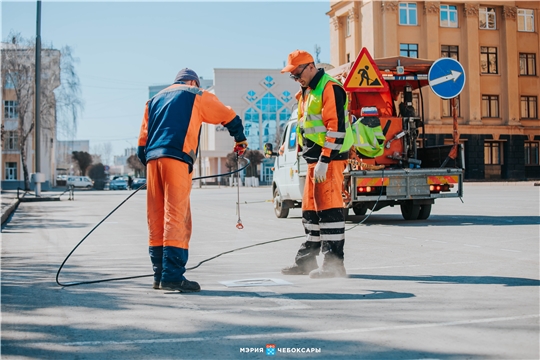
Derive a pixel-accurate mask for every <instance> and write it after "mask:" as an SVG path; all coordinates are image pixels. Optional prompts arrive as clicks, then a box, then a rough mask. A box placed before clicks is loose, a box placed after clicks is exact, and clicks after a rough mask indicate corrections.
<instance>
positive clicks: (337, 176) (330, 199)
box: [302, 160, 347, 211]
mask: <svg viewBox="0 0 540 360" xmlns="http://www.w3.org/2000/svg"><path fill="white" fill-rule="evenodd" d="M315 165H317V163H313V164H308V169H307V176H306V183H305V185H304V194H303V196H302V211H307V210H312V211H321V210H328V209H335V208H340V209H341V208H343V198H342V197H341V190H342V188H343V171H344V170H345V168H346V167H347V160H337V161H330V163H329V164H328V171H327V172H326V180H325V181H323V182H322V183H318V184H315V180H314V178H313V171H314V170H315Z"/></svg>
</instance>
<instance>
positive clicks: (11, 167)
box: [4, 162, 17, 180]
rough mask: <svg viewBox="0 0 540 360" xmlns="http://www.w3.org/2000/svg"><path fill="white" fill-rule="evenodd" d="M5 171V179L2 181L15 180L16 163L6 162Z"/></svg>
mask: <svg viewBox="0 0 540 360" xmlns="http://www.w3.org/2000/svg"><path fill="white" fill-rule="evenodd" d="M5 170H6V171H5V174H6V178H5V179H4V180H17V163H16V162H6V167H5Z"/></svg>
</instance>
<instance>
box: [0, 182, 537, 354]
mask: <svg viewBox="0 0 540 360" xmlns="http://www.w3.org/2000/svg"><path fill="white" fill-rule="evenodd" d="M539 190H540V187H538V186H536V187H535V186H534V184H533V183H531V182H529V183H466V184H465V192H464V197H463V202H461V201H460V199H440V200H437V202H436V204H435V205H434V207H433V210H432V213H431V216H430V218H429V219H428V220H425V221H421V220H418V221H405V220H403V219H402V217H401V214H400V212H399V208H385V209H383V210H382V211H380V212H376V213H373V214H371V216H369V217H368V218H367V220H365V222H363V223H361V222H362V221H363V220H364V219H365V216H351V217H349V218H348V221H347V225H346V228H347V232H346V239H347V240H346V245H345V266H346V268H347V272H348V274H349V275H348V277H347V278H340V279H310V278H308V277H307V276H284V275H282V274H281V273H280V269H281V268H282V267H284V266H287V265H290V264H291V263H292V261H293V258H294V255H295V253H296V250H297V249H298V246H299V244H300V243H301V242H302V236H303V235H302V234H303V229H302V225H301V212H300V210H299V209H293V210H291V212H290V215H289V217H288V218H287V219H277V218H276V217H275V215H274V213H273V209H272V203H271V202H270V201H269V200H270V199H271V196H272V195H271V189H270V188H268V187H260V188H249V187H243V188H241V189H240V213H239V214H238V213H237V211H236V199H237V189H236V188H229V187H203V188H201V189H199V188H194V189H193V191H192V196H191V200H192V201H191V208H192V213H193V237H192V241H191V243H190V260H189V262H188V267H196V268H195V269H192V270H190V271H188V272H187V273H186V277H187V278H188V279H190V280H195V281H198V282H199V283H200V284H201V287H202V291H201V292H199V293H192V294H181V293H178V292H170V291H161V290H153V289H152V287H151V286H152V278H151V277H150V276H149V275H150V274H151V265H150V260H149V257H148V247H147V229H146V216H145V211H146V210H145V190H141V191H139V192H138V193H137V194H135V195H134V196H133V197H132V198H130V199H129V200H128V201H127V202H126V203H125V204H124V205H122V206H121V207H120V208H118V210H117V211H116V212H115V213H113V214H112V215H110V217H108V218H107V219H106V220H105V221H104V222H103V223H102V224H101V225H100V226H99V227H97V228H96V229H95V230H94V231H93V232H92V233H91V234H90V235H89V236H88V237H87V238H86V240H85V241H84V242H83V243H82V244H81V245H80V246H79V247H78V248H77V249H76V250H75V252H74V253H73V254H72V255H71V257H70V258H69V259H68V260H67V261H66V262H65V265H64V267H63V269H62V272H61V273H60V274H59V276H58V280H59V282H60V283H61V284H63V286H60V285H58V284H57V283H56V276H57V274H58V269H59V267H60V265H61V264H62V262H63V261H64V260H65V259H66V256H67V255H68V254H69V253H70V252H71V251H72V250H73V249H74V247H75V246H77V244H79V242H80V241H81V239H83V238H84V237H85V236H86V235H87V234H88V233H89V232H90V231H91V230H92V228H94V227H95V226H96V224H98V223H99V222H100V221H101V220H103V218H104V217H105V216H107V215H108V214H109V213H110V212H111V211H112V210H113V209H115V208H116V207H117V206H118V205H119V204H120V203H121V202H122V201H124V200H125V199H126V198H127V197H128V195H130V194H132V191H77V192H76V193H75V200H74V201H68V200H67V198H65V197H62V198H61V201H54V202H23V203H20V204H19V206H18V208H17V210H16V211H15V212H14V213H13V216H12V217H11V218H10V220H9V221H8V222H7V223H5V224H4V225H3V226H2V259H1V260H2V262H1V267H2V272H1V301H2V304H1V311H2V319H1V326H2V329H1V330H2V332H1V352H2V353H1V356H2V359H263V358H267V357H268V356H275V357H276V358H303V359H309V358H317V359H538V358H540V348H539V346H540V345H539V334H540V332H539V314H540V310H539V303H540V294H539V289H540V274H539V241H538V239H539V229H540V227H539V225H540V210H539ZM2 198H4V197H2ZM368 214H369V213H368ZM238 221H240V222H241V223H242V224H243V226H244V228H243V229H242V230H239V229H237V228H236V225H237V223H238ZM321 262H322V259H320V257H319V264H320V263H321ZM197 266H198V267H197ZM138 276H141V277H138ZM118 277H134V278H132V279H127V280H115V281H103V282H96V283H92V284H84V285H74V284H76V283H78V282H85V281H86V282H94V281H100V280H109V279H111V278H118ZM273 354H275V355H273Z"/></svg>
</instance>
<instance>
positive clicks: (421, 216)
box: [418, 204, 431, 220]
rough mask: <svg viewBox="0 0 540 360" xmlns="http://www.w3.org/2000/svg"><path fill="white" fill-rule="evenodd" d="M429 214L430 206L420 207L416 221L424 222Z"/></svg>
mask: <svg viewBox="0 0 540 360" xmlns="http://www.w3.org/2000/svg"><path fill="white" fill-rule="evenodd" d="M430 214H431V204H428V205H422V206H421V207H420V212H419V213H418V220H426V219H427V218H428V217H429V215H430Z"/></svg>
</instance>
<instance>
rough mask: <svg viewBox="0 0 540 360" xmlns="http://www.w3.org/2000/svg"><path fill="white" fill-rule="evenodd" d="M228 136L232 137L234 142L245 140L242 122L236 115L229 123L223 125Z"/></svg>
mask: <svg viewBox="0 0 540 360" xmlns="http://www.w3.org/2000/svg"><path fill="white" fill-rule="evenodd" d="M225 127H226V128H227V130H229V134H231V136H232V137H234V141H236V142H240V141H244V140H246V135H244V125H242V120H241V119H240V117H239V116H238V115H236V117H235V118H234V119H232V120H231V121H230V122H229V123H227V124H225Z"/></svg>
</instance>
